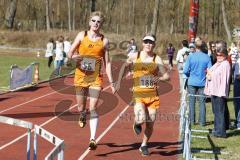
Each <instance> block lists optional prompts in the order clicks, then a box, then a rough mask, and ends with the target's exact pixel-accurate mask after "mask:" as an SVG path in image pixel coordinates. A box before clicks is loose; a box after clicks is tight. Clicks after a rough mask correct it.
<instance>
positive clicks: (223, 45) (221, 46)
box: [216, 40, 228, 56]
mask: <svg viewBox="0 0 240 160" xmlns="http://www.w3.org/2000/svg"><path fill="white" fill-rule="evenodd" d="M216 51H217V52H219V53H223V54H224V55H225V56H228V50H227V42H225V41H224V40H219V41H216Z"/></svg>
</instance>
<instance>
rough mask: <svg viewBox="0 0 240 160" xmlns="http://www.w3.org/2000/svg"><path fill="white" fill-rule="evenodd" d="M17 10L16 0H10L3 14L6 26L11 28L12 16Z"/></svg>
mask: <svg viewBox="0 0 240 160" xmlns="http://www.w3.org/2000/svg"><path fill="white" fill-rule="evenodd" d="M16 11H17V0H11V2H10V5H9V7H8V8H7V11H6V14H5V26H6V27H7V28H11V29H12V28H13V24H14V18H15V15H16Z"/></svg>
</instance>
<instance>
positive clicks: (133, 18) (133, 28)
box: [131, 0, 136, 34]
mask: <svg viewBox="0 0 240 160" xmlns="http://www.w3.org/2000/svg"><path fill="white" fill-rule="evenodd" d="M132 1H133V6H132V27H131V28H132V34H134V33H135V21H136V18H135V10H136V9H135V8H136V7H135V6H136V0H132Z"/></svg>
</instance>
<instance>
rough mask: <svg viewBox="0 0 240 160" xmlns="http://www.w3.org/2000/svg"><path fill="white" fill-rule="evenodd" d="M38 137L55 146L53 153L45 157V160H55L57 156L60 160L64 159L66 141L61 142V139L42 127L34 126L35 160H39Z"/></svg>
mask: <svg viewBox="0 0 240 160" xmlns="http://www.w3.org/2000/svg"><path fill="white" fill-rule="evenodd" d="M37 135H39V136H40V137H42V138H44V139H45V140H47V141H48V142H50V143H52V144H54V145H55V147H54V148H53V149H52V150H51V152H49V153H48V155H47V156H46V157H45V160H53V159H54V158H55V157H56V156H58V160H63V159H64V152H63V151H64V140H61V139H60V138H58V137H56V136H55V135H53V134H52V133H50V132H48V131H46V130H45V129H43V128H42V127H40V126H38V125H34V142H33V148H34V156H33V159H34V160H37Z"/></svg>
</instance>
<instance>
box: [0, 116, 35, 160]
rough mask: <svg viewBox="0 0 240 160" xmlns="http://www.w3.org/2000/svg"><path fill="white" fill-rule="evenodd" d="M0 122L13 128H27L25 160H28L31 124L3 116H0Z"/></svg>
mask: <svg viewBox="0 0 240 160" xmlns="http://www.w3.org/2000/svg"><path fill="white" fill-rule="evenodd" d="M0 122H1V123H5V124H9V125H13V126H18V127H22V128H27V130H28V131H27V160H30V155H31V153H30V149H31V129H32V128H33V124H32V123H30V122H27V121H23V120H19V119H14V118H10V117H5V116H0Z"/></svg>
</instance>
